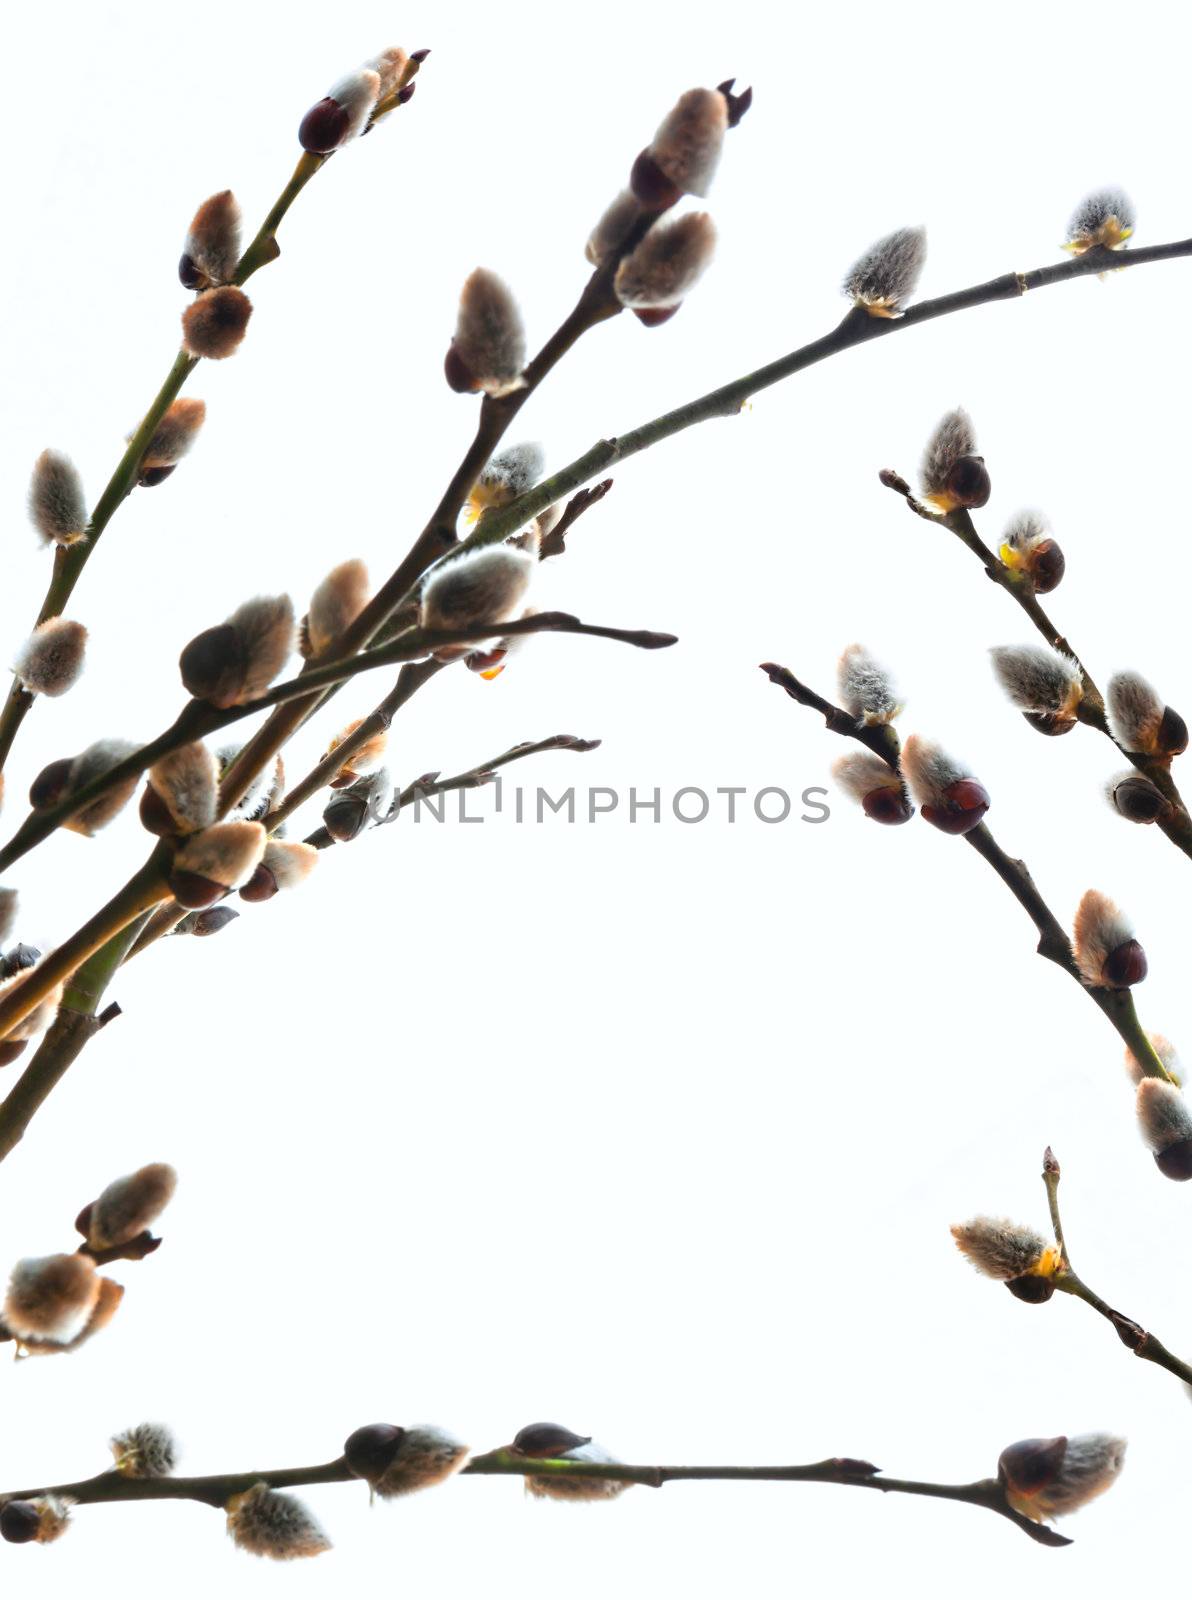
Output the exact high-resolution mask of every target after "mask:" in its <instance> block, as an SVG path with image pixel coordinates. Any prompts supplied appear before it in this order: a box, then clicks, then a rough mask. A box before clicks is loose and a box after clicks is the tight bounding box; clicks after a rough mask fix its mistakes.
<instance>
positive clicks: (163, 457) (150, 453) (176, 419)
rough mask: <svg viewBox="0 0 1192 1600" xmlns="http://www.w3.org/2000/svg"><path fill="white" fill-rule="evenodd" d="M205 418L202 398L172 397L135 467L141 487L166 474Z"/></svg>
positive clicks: (187, 447)
mask: <svg viewBox="0 0 1192 1600" xmlns="http://www.w3.org/2000/svg"><path fill="white" fill-rule="evenodd" d="M206 418H207V402H206V401H205V400H175V401H174V403H173V405H171V406H170V408H169V410H168V411H167V412H166V414H165V416H163V417H162V419H161V421H160V422H159V423H158V424H157V427H156V429H155V430H154V433H153V437H152V438H151V439H150V440H149V443H148V444H147V445H146V446H145V454H144V455H143V456H142V457H141V464H140V466H139V467H138V469H137V483H138V485H139V486H140V487H141V488H142V489H152V488H153V487H154V486H155V485H156V484H159V483H162V482H164V481H165V479H166V478H168V477H169V475H170V473H171V472H173V470H174V468H175V467H176V466H177V465H178V463H179V462H180V461H181V460H182V458H183V456H185V455H186V453H187V451H188V450H189V449H190V447H191V445H193V444H194V442H195V440H196V439H197V438H198V436H199V429H200V428H201V427H202V426H203V423H204V422H205V421H206ZM129 437H130V438H131V437H132V435H131V434H130V435H129Z"/></svg>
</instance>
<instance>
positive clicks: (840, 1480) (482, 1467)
mask: <svg viewBox="0 0 1192 1600" xmlns="http://www.w3.org/2000/svg"><path fill="white" fill-rule="evenodd" d="M459 1476H460V1477H485V1478H492V1477H501V1478H509V1477H516V1478H528V1477H535V1478H563V1477H574V1478H600V1479H604V1480H610V1481H612V1482H614V1483H632V1484H642V1485H644V1486H646V1487H649V1488H653V1489H658V1488H661V1487H662V1485H663V1484H665V1483H683V1482H686V1483H693V1482H699V1483H834V1484H840V1485H842V1486H844V1487H846V1488H853V1489H876V1490H878V1491H880V1492H881V1493H883V1494H907V1495H917V1496H922V1497H926V1498H929V1499H933V1500H953V1501H957V1502H959V1503H960V1504H962V1505H969V1506H978V1507H980V1508H981V1509H983V1510H986V1511H993V1512H996V1514H997V1515H998V1516H1001V1517H1005V1518H1006V1520H1007V1521H1008V1522H1012V1523H1013V1524H1014V1526H1015V1527H1016V1528H1020V1529H1021V1530H1022V1532H1023V1533H1025V1534H1026V1535H1027V1536H1028V1538H1031V1539H1033V1540H1034V1541H1035V1542H1036V1543H1037V1544H1042V1545H1049V1546H1051V1547H1052V1548H1059V1547H1062V1546H1064V1545H1068V1544H1071V1543H1072V1541H1071V1540H1070V1539H1067V1538H1065V1537H1064V1536H1063V1534H1059V1533H1056V1532H1054V1531H1053V1530H1052V1529H1051V1528H1048V1527H1045V1526H1043V1524H1041V1523H1038V1522H1032V1521H1031V1520H1030V1519H1029V1518H1027V1517H1024V1516H1022V1515H1021V1514H1020V1513H1019V1512H1017V1511H1015V1510H1014V1509H1013V1508H1012V1507H1011V1506H1010V1505H1009V1504H1008V1503H1007V1501H1006V1498H1005V1494H1004V1493H1003V1490H1002V1486H1001V1484H1000V1483H999V1482H998V1480H997V1479H996V1478H982V1479H979V1480H978V1481H977V1482H975V1483H955V1484H954V1483H924V1482H919V1481H917V1480H915V1479H912V1478H885V1477H882V1476H881V1475H880V1473H879V1471H878V1468H876V1467H874V1466H872V1465H871V1464H870V1463H869V1462H867V1461H857V1460H853V1459H851V1458H848V1457H843V1456H835V1457H831V1458H829V1459H828V1460H826V1461H812V1462H809V1463H807V1464H806V1465H802V1466H774V1467H767V1466H761V1467H746V1466H633V1465H630V1464H628V1463H621V1462H604V1461H601V1462H589V1461H567V1460H561V1459H558V1458H553V1459H542V1460H536V1459H534V1458H533V1457H530V1456H523V1455H520V1454H518V1453H517V1452H515V1451H513V1450H508V1449H502V1450H494V1451H491V1452H490V1453H489V1454H487V1455H482V1456H473V1458H472V1459H471V1460H470V1461H469V1462H467V1464H466V1465H465V1466H463V1467H462V1468H461V1469H460V1472H459ZM360 1481H361V1480H360V1479H358V1478H356V1477H354V1475H353V1474H352V1472H351V1471H350V1469H349V1467H348V1464H347V1462H346V1461H345V1460H344V1459H343V1457H342V1456H341V1457H339V1458H338V1459H337V1460H335V1461H326V1462H323V1463H321V1464H320V1465H318V1466H313V1467H279V1468H273V1469H267V1470H265V1471H260V1472H256V1471H254V1472H229V1473H214V1474H211V1475H209V1476H206V1477H198V1478H128V1477H124V1476H122V1474H120V1473H119V1472H115V1471H112V1472H101V1473H100V1474H98V1476H96V1477H94V1478H81V1479H78V1480H77V1481H75V1482H73V1483H56V1484H47V1485H44V1486H42V1487H39V1488H33V1489H19V1490H12V1491H9V1492H7V1493H5V1494H0V1504H3V1503H4V1502H5V1501H8V1500H35V1499H37V1498H39V1497H40V1496H42V1495H54V1496H57V1497H60V1498H62V1499H64V1500H70V1501H73V1502H74V1503H75V1504H76V1505H104V1504H112V1503H115V1502H126V1501H130V1500H132V1501H142V1500H196V1501H198V1502H199V1503H200V1504H201V1505H206V1506H213V1507H215V1508H216V1509H220V1510H222V1509H223V1508H224V1507H225V1506H226V1505H227V1503H228V1501H229V1500H231V1499H232V1498H233V1497H234V1496H236V1495H239V1494H244V1493H246V1492H247V1491H248V1490H249V1489H251V1488H253V1487H254V1486H255V1485H256V1484H258V1483H266V1484H268V1485H269V1487H270V1488H272V1489H299V1488H306V1487H311V1486H314V1485H319V1484H327V1483H359V1482H360Z"/></svg>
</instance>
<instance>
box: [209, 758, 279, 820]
mask: <svg viewBox="0 0 1192 1600" xmlns="http://www.w3.org/2000/svg"><path fill="white" fill-rule="evenodd" d="M242 749H243V746H242V745H238V744H227V745H222V746H221V747H220V748H219V749H218V750H217V751H216V752H215V759H216V761H217V762H218V763H219V781H220V783H221V784H222V783H223V781H224V778H225V777H226V776H227V774H228V771H229V769H230V768H231V765H232V763H233V762H234V761H235V759H236V757H237V756H238V755H239V754H240V751H241V750H242ZM285 785H286V770H285V763H284V762H283V760H282V758H281V756H280V755H279V756H277V757H276V759H275V760H274V761H273V762H272V764H271V765H270V766H268V767H266V768H265V770H264V771H263V772H258V773H257V775H256V777H255V778H253V779H252V780H251V782H250V783H249V786H248V788H247V789H246V790H245V791H244V793H243V794H242V795H241V796H240V798H239V799H238V800H237V801H236V803H235V805H234V806H233V807H232V809H231V810H230V811H229V812H228V814H227V818H226V820H227V821H228V822H259V821H260V820H261V818H262V817H264V816H267V815H268V813H269V812H270V811H272V809H273V807H274V806H275V805H276V804H277V802H278V801H279V800H280V799H281V796H282V793H283V791H284V790H285Z"/></svg>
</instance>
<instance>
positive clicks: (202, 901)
mask: <svg viewBox="0 0 1192 1600" xmlns="http://www.w3.org/2000/svg"><path fill="white" fill-rule="evenodd" d="M227 892H228V891H227V889H226V888H225V886H224V885H223V884H222V883H216V882H215V881H214V879H212V878H204V877H202V876H201V875H200V874H199V873H197V872H184V871H179V872H172V873H171V874H170V893H171V894H172V895H173V896H174V899H175V900H177V902H178V904H179V905H180V906H186V907H187V909H188V910H194V911H198V910H201V909H202V908H203V907H204V906H210V905H214V904H215V902H216V901H217V900H218V899H219V898H220V896H221V895H225V894H227Z"/></svg>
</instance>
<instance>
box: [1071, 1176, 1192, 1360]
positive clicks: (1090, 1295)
mask: <svg viewBox="0 0 1192 1600" xmlns="http://www.w3.org/2000/svg"><path fill="white" fill-rule="evenodd" d="M1043 1182H1044V1185H1045V1186H1046V1189H1047V1204H1048V1209H1049V1210H1050V1212H1051V1225H1052V1228H1053V1230H1054V1232H1055V1242H1056V1244H1057V1245H1058V1246H1059V1249H1060V1255H1061V1257H1062V1258H1063V1263H1064V1264H1063V1267H1062V1268H1061V1270H1060V1271H1059V1272H1058V1273H1057V1274H1056V1276H1055V1278H1054V1279H1053V1280H1052V1281H1053V1282H1054V1284H1055V1287H1056V1288H1057V1289H1062V1290H1063V1292H1064V1293H1065V1294H1070V1295H1073V1296H1074V1297H1075V1298H1076V1299H1077V1300H1083V1301H1084V1303H1085V1305H1086V1306H1091V1307H1092V1308H1093V1310H1094V1311H1096V1312H1097V1313H1099V1315H1101V1316H1103V1317H1104V1318H1105V1320H1106V1321H1107V1322H1108V1323H1109V1324H1110V1326H1111V1327H1112V1328H1113V1331H1114V1332H1115V1333H1116V1334H1117V1336H1118V1338H1119V1339H1120V1340H1121V1341H1122V1343H1123V1344H1124V1345H1125V1346H1126V1349H1127V1350H1130V1351H1132V1352H1133V1353H1134V1354H1135V1355H1136V1356H1138V1358H1139V1359H1140V1360H1142V1361H1153V1362H1154V1363H1155V1365H1156V1366H1159V1367H1162V1368H1163V1369H1164V1371H1165V1372H1170V1373H1173V1374H1174V1375H1175V1376H1176V1377H1177V1378H1179V1379H1180V1381H1181V1382H1182V1383H1187V1384H1192V1366H1190V1365H1189V1364H1188V1362H1186V1361H1181V1360H1180V1358H1179V1357H1178V1356H1175V1355H1172V1353H1171V1351H1170V1350H1169V1349H1168V1348H1167V1346H1166V1345H1165V1344H1163V1343H1162V1342H1161V1341H1160V1340H1159V1339H1156V1338H1155V1335H1154V1334H1153V1333H1148V1332H1147V1331H1146V1329H1145V1328H1143V1327H1142V1326H1141V1325H1140V1324H1139V1323H1137V1322H1135V1321H1134V1319H1133V1317H1127V1316H1123V1314H1122V1313H1121V1312H1120V1311H1115V1310H1114V1309H1113V1307H1112V1306H1111V1305H1109V1304H1108V1303H1107V1302H1106V1301H1104V1300H1102V1298H1101V1296H1100V1295H1099V1294H1096V1293H1094V1291H1093V1290H1092V1289H1090V1288H1089V1286H1088V1284H1087V1283H1085V1282H1084V1280H1083V1279H1082V1278H1080V1277H1078V1276H1077V1274H1076V1272H1075V1270H1074V1269H1073V1266H1072V1262H1071V1258H1070V1257H1069V1255H1068V1247H1067V1244H1066V1243H1065V1241H1064V1230H1063V1224H1062V1223H1061V1221H1060V1205H1059V1186H1060V1164H1059V1162H1058V1161H1057V1160H1056V1158H1055V1156H1054V1155H1053V1154H1052V1151H1051V1147H1050V1146H1048V1148H1047V1150H1046V1151H1045V1152H1044V1155H1043Z"/></svg>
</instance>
